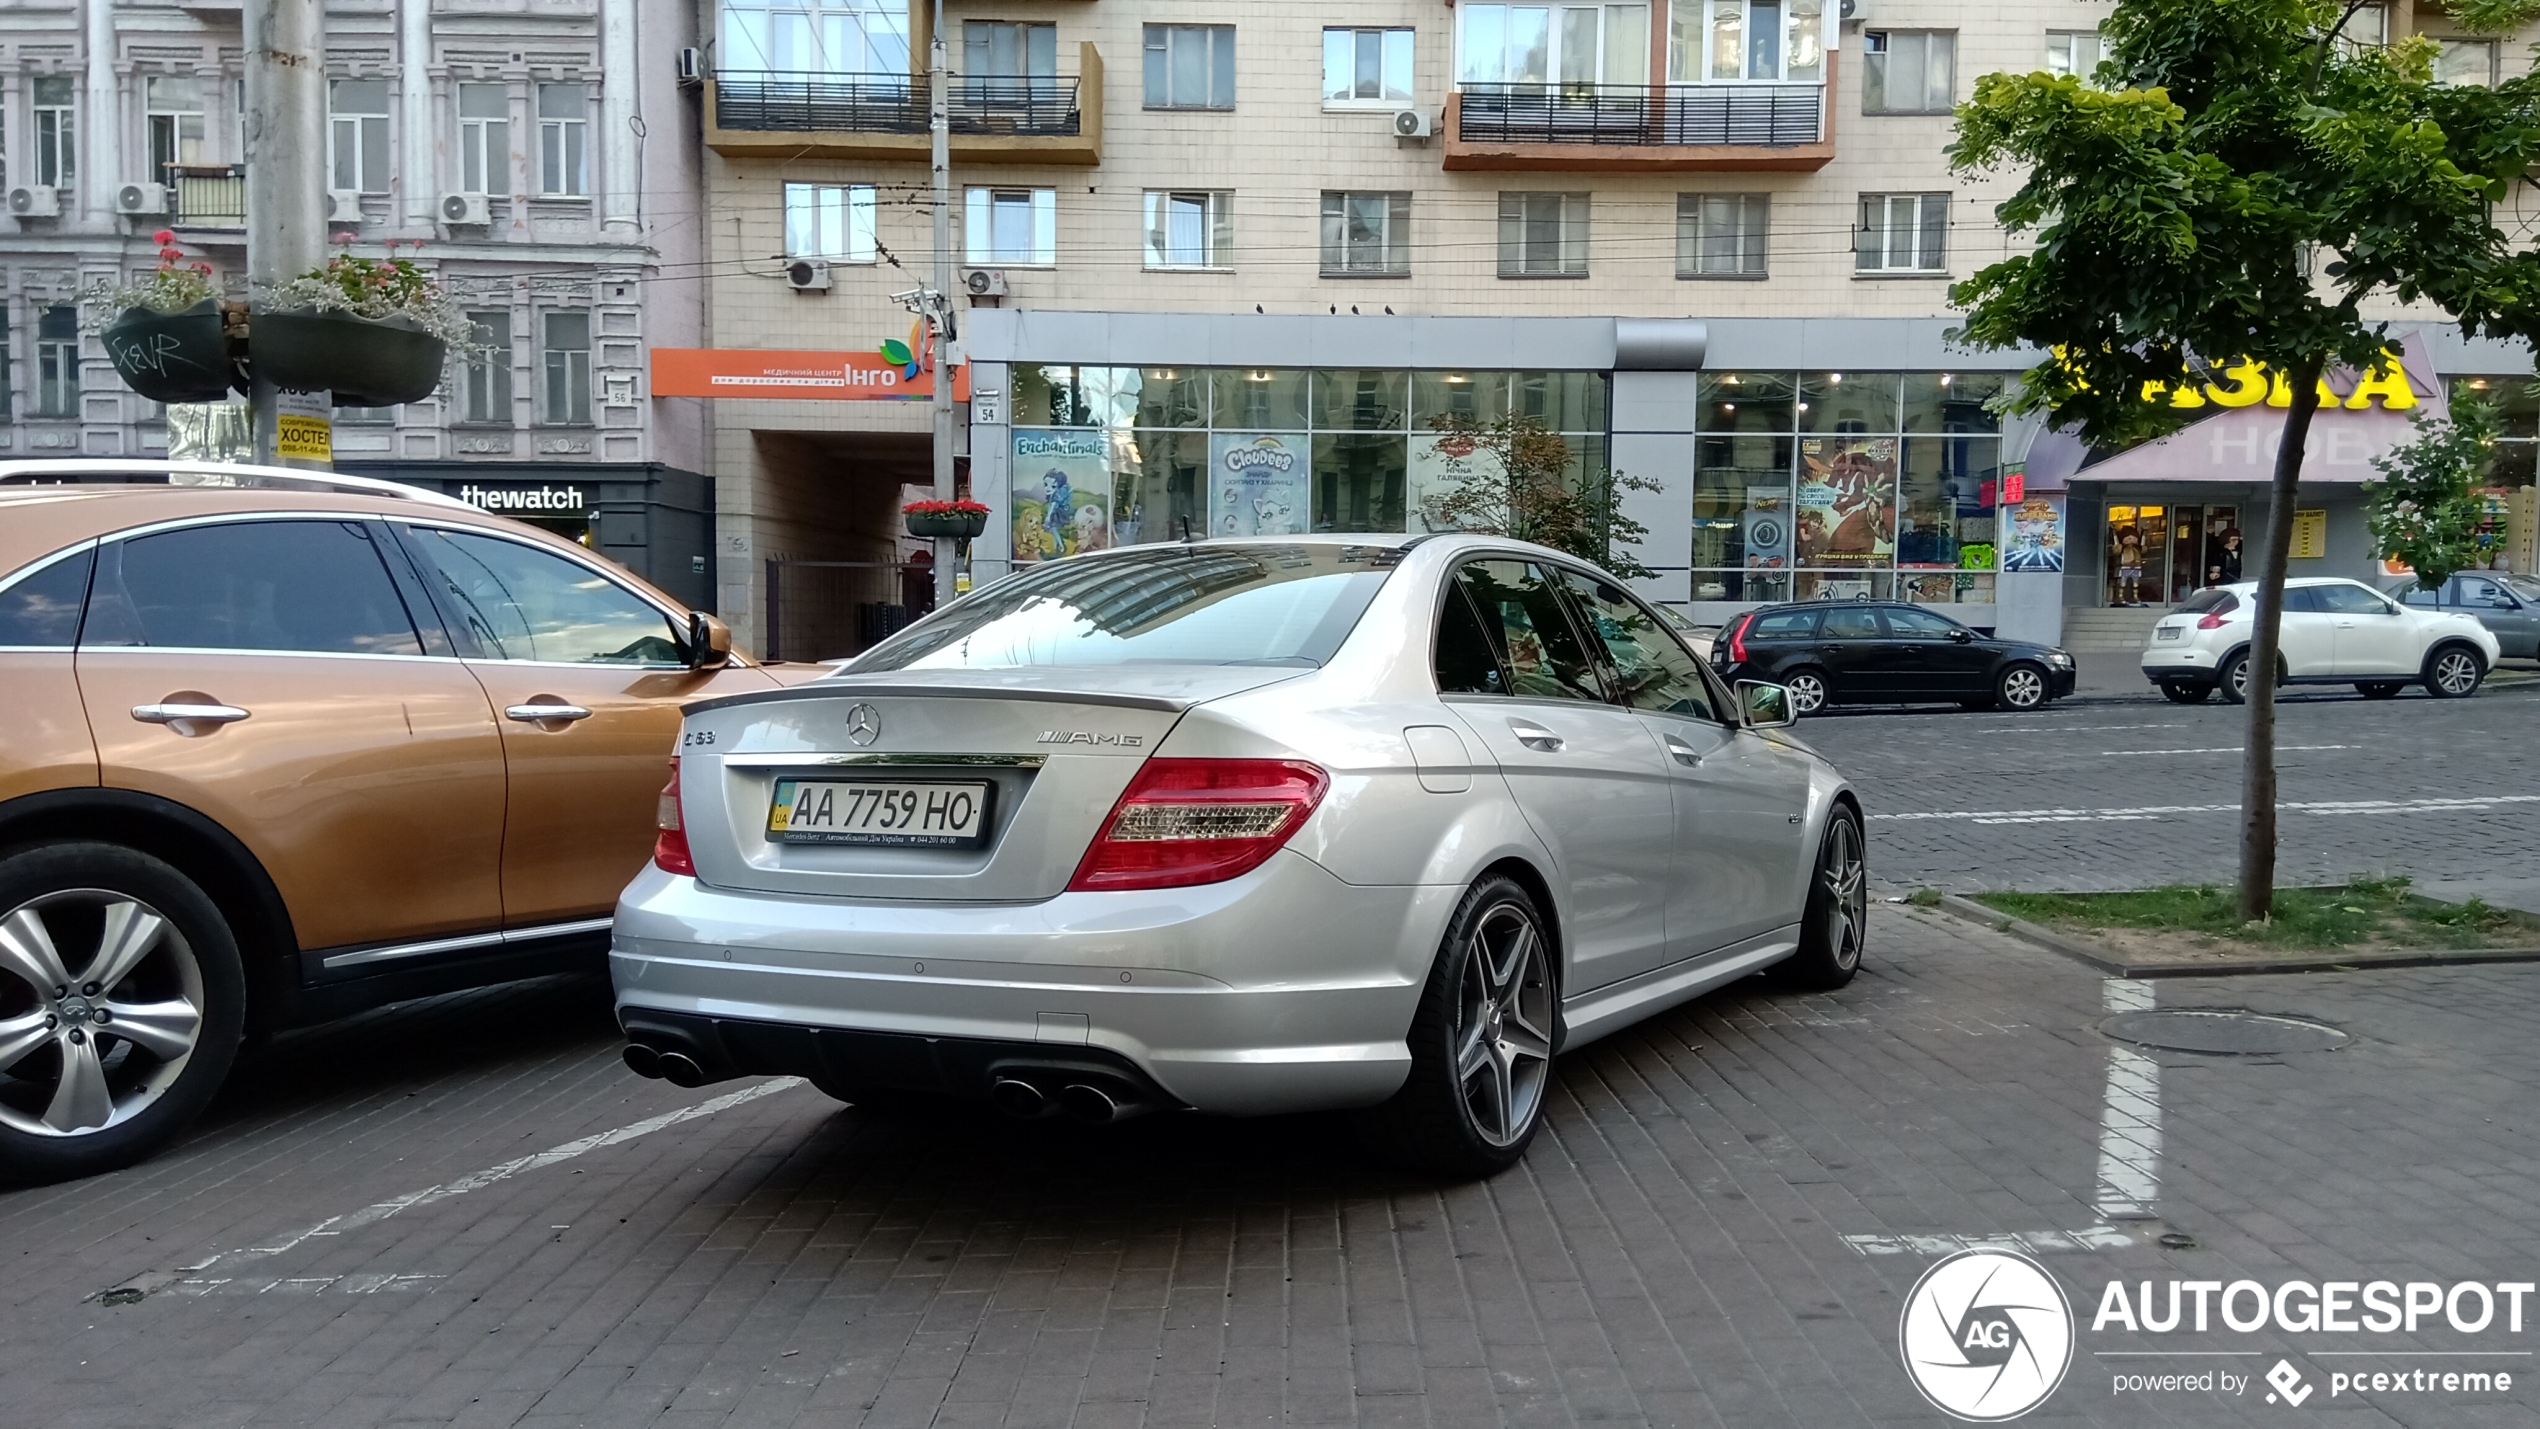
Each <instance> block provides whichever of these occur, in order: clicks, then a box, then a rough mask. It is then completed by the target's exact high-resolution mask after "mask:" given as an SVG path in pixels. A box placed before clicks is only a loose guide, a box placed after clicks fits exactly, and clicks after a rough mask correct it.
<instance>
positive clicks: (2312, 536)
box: [2293, 510, 2369, 668]
mask: <svg viewBox="0 0 2540 1429" xmlns="http://www.w3.org/2000/svg"><path fill="white" fill-rule="evenodd" d="M2327 554H2328V513H2327V512H2326V511H2300V510H2297V511H2295V512H2294V513H2293V558H2294V559H2295V560H2297V561H2316V560H2319V559H2320V558H2322V557H2324V556H2326V555H2327ZM2367 668H2369V667H2367Z"/></svg>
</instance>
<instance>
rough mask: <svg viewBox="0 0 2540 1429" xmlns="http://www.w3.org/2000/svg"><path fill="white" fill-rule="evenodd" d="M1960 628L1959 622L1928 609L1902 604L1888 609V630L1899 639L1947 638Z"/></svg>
mask: <svg viewBox="0 0 2540 1429" xmlns="http://www.w3.org/2000/svg"><path fill="white" fill-rule="evenodd" d="M1958 628H1959V626H1958V622H1956V621H1954V620H1951V619H1950V618H1949V617H1947V616H1945V615H1934V614H1932V613H1931V612H1930V611H1928V610H1916V609H1914V608H1912V607H1911V606H1902V605H1898V606H1890V607H1888V609H1887V631H1888V633H1889V634H1890V635H1893V636H1895V637H1896V638H1897V639H1899V640H1946V639H1948V638H1950V636H1951V634H1952V633H1954V632H1955V631H1956V630H1957V629H1958Z"/></svg>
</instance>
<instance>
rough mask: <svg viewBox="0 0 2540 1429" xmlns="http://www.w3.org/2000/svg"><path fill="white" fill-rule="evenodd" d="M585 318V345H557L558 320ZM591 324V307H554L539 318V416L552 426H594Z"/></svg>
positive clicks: (592, 325)
mask: <svg viewBox="0 0 2540 1429" xmlns="http://www.w3.org/2000/svg"><path fill="white" fill-rule="evenodd" d="M572 317H578V318H580V319H582V345H581V346H580V347H558V346H556V345H555V341H556V328H555V323H556V319H558V318H572ZM594 326H595V324H594V323H593V322H592V321H591V310H590V309H589V308H550V309H548V310H547V311H545V312H542V313H540V314H539V315H538V349H539V351H538V378H539V383H538V389H539V390H538V408H539V410H538V417H539V420H540V421H541V422H543V423H544V424H545V425H547V426H550V427H587V426H589V425H591V336H592V334H591V329H592V328H593V327H594Z"/></svg>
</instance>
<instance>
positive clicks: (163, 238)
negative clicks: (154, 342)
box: [79, 228, 219, 331]
mask: <svg viewBox="0 0 2540 1429" xmlns="http://www.w3.org/2000/svg"><path fill="white" fill-rule="evenodd" d="M150 241H152V242H153V243H156V244H158V245H159V266H158V267H157V268H156V269H153V270H152V271H151V272H150V274H149V275H148V276H147V277H144V278H142V279H141V280H139V281H138V282H132V283H116V282H111V281H108V282H99V283H92V284H90V285H89V286H88V287H87V288H85V289H83V290H82V291H81V293H80V295H79V296H80V302H81V303H82V304H83V305H84V306H85V307H86V308H87V310H88V325H89V327H90V330H91V331H96V330H101V329H103V328H104V327H105V326H106V325H107V324H109V323H111V322H113V321H114V320H115V319H117V318H119V317H122V316H123V315H124V314H125V313H128V312H130V311H132V310H133V309H134V308H148V309H149V310H150V311H152V312H154V313H181V312H183V311H185V310H186V309H187V308H190V307H192V306H194V305H195V304H196V303H199V302H202V301H204V300H206V299H208V298H214V297H217V296H219V289H218V288H216V287H215V286H214V285H213V283H212V265H211V264H209V263H206V262H204V261H203V260H201V259H199V258H188V257H187V256H186V254H185V250H184V249H182V248H180V247H178V246H177V242H176V235H175V234H174V233H173V232H171V231H169V230H167V229H164V228H162V229H160V230H159V231H158V232H156V233H153V234H151V235H150Z"/></svg>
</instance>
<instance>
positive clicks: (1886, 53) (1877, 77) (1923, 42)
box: [1861, 30, 1958, 115]
mask: <svg viewBox="0 0 2540 1429" xmlns="http://www.w3.org/2000/svg"><path fill="white" fill-rule="evenodd" d="M1907 38H1910V39H1913V40H1915V41H1917V42H1918V43H1917V44H1916V45H1915V46H1914V50H1915V51H1919V52H1920V53H1921V55H1922V73H1921V74H1920V75H1919V76H1918V77H1917V81H1916V86H1915V95H1916V98H1917V99H1918V100H1919V101H1920V103H1919V105H1918V107H1915V108H1911V109H1908V108H1903V107H1900V106H1898V105H1897V104H1896V103H1895V102H1894V101H1893V100H1892V99H1890V98H1889V96H1888V70H1889V68H1890V60H1891V57H1894V56H1901V55H1904V54H1907V53H1909V51H1906V50H1900V49H1898V48H1896V41H1898V40H1900V39H1907ZM1944 42H1945V43H1946V45H1947V47H1948V52H1949V53H1948V59H1947V61H1946V64H1947V66H1948V70H1947V73H1946V75H1944V76H1943V77H1942V79H1941V83H1940V89H1941V94H1940V102H1939V104H1938V105H1937V106H1935V105H1934V104H1933V103H1932V96H1931V91H1932V88H1933V84H1932V78H1933V77H1932V58H1931V50H1932V46H1933V45H1935V44H1938V43H1944ZM1874 87H1875V89H1876V90H1877V93H1878V107H1877V108H1875V109H1873V108H1871V107H1870V103H1871V99H1870V96H1871V92H1872V89H1873V88H1874ZM1957 95H1958V32H1957V31H1955V30H1863V31H1862V32H1861V112H1862V113H1863V114H1881V115H1885V114H1947V113H1948V112H1949V111H1950V108H1951V106H1952V105H1954V104H1955V103H1956V102H1957Z"/></svg>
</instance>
